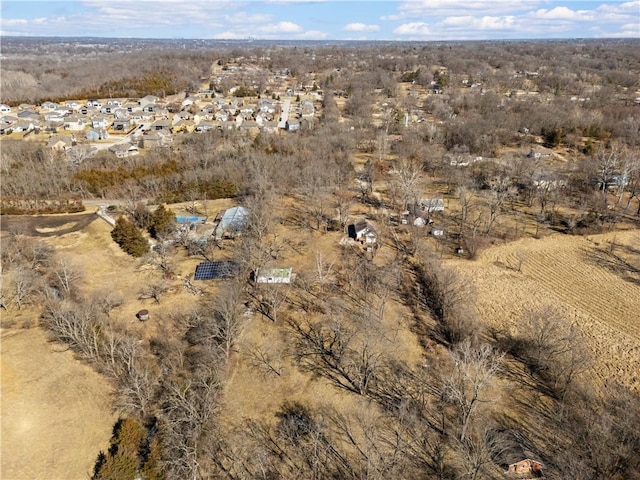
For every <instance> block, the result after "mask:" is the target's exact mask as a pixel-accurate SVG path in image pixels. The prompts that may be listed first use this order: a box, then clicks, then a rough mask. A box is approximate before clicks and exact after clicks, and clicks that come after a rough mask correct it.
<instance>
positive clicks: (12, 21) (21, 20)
mask: <svg viewBox="0 0 640 480" xmlns="http://www.w3.org/2000/svg"><path fill="white" fill-rule="evenodd" d="M2 23H3V24H5V25H26V24H28V23H29V22H28V21H27V20H25V19H24V18H9V19H7V20H4V21H3V22H2Z"/></svg>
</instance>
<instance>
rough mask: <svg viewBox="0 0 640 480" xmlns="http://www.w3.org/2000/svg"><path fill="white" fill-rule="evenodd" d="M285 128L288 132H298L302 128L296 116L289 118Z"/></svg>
mask: <svg viewBox="0 0 640 480" xmlns="http://www.w3.org/2000/svg"><path fill="white" fill-rule="evenodd" d="M285 129H286V130H287V131H288V132H297V131H298V130H300V122H299V121H298V120H296V119H295V118H293V119H289V120H287V123H286V127H285Z"/></svg>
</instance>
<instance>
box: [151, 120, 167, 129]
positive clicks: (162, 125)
mask: <svg viewBox="0 0 640 480" xmlns="http://www.w3.org/2000/svg"><path fill="white" fill-rule="evenodd" d="M151 130H166V131H168V132H170V131H171V122H170V121H169V120H156V121H155V122H153V123H152V124H151Z"/></svg>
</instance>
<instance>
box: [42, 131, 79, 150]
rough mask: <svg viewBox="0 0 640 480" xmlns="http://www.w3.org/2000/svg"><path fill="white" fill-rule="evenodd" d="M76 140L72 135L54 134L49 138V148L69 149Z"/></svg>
mask: <svg viewBox="0 0 640 480" xmlns="http://www.w3.org/2000/svg"><path fill="white" fill-rule="evenodd" d="M74 143H75V141H74V139H73V137H72V136H71V135H54V136H52V137H51V138H50V139H49V142H48V143H47V148H50V149H51V150H54V151H56V152H62V151H66V150H69V149H70V148H71V147H73V145H74Z"/></svg>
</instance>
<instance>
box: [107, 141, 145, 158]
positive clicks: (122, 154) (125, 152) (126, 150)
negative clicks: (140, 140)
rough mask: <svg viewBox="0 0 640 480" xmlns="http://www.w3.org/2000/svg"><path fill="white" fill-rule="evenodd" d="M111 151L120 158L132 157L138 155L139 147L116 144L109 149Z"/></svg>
mask: <svg viewBox="0 0 640 480" xmlns="http://www.w3.org/2000/svg"><path fill="white" fill-rule="evenodd" d="M109 151H110V152H111V153H113V154H115V156H116V157H118V158H126V157H132V156H134V155H138V153H139V152H138V147H136V146H135V145H130V144H128V143H116V144H115V145H112V146H111V147H109Z"/></svg>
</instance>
